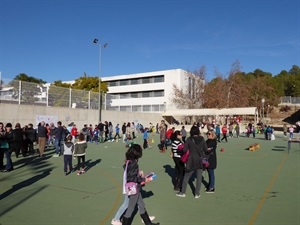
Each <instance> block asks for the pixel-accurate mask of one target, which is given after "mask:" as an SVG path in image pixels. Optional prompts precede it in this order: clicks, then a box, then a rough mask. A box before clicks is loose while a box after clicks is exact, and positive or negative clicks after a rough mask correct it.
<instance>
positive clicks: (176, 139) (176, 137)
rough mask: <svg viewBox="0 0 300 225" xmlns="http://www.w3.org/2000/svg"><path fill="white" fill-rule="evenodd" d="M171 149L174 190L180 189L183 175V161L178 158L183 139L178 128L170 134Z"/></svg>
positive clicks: (180, 153)
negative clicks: (173, 167)
mask: <svg viewBox="0 0 300 225" xmlns="http://www.w3.org/2000/svg"><path fill="white" fill-rule="evenodd" d="M171 142H172V149H171V157H172V158H173V161H174V163H175V171H176V174H175V182H174V190H175V191H181V187H182V181H183V176H184V163H183V162H182V161H181V160H180V159H181V155H182V149H180V147H183V145H182V144H183V140H182V133H181V132H180V131H179V130H176V131H175V132H174V133H173V134H172V136H171Z"/></svg>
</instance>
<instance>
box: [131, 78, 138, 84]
mask: <svg viewBox="0 0 300 225" xmlns="http://www.w3.org/2000/svg"><path fill="white" fill-rule="evenodd" d="M130 84H131V85H134V84H140V79H131V80H130Z"/></svg>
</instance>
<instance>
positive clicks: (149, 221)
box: [140, 211, 159, 225]
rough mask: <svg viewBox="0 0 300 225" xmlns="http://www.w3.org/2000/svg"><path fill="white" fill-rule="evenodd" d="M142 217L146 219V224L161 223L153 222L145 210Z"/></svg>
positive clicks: (154, 224)
mask: <svg viewBox="0 0 300 225" xmlns="http://www.w3.org/2000/svg"><path fill="white" fill-rule="evenodd" d="M140 216H141V217H142V220H143V221H144V223H145V225H159V223H152V222H151V220H150V218H149V215H148V213H147V211H145V212H144V214H141V215H140Z"/></svg>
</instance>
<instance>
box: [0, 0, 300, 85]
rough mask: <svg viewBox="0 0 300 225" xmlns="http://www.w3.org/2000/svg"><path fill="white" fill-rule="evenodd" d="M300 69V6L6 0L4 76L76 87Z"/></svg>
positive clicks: (1, 31) (0, 4)
mask: <svg viewBox="0 0 300 225" xmlns="http://www.w3.org/2000/svg"><path fill="white" fill-rule="evenodd" d="M95 38H97V39H99V42H98V43H100V44H102V45H104V44H105V43H108V47H107V48H101V69H100V76H113V75H122V74H134V73H141V72H150V71H157V70H168V69H177V68H181V69H184V70H189V71H194V70H196V69H198V68H200V66H203V65H205V66H206V68H207V77H208V79H211V78H213V77H214V71H215V68H217V70H218V71H219V72H220V73H222V74H223V75H225V76H226V75H228V72H229V71H230V68H231V65H232V64H233V62H235V61H236V60H239V62H240V64H241V66H242V71H244V72H253V71H254V70H255V69H261V70H263V71H265V72H270V73H272V74H273V75H277V74H278V73H280V71H281V70H290V69H291V68H292V65H298V66H300V0H148V1H146V0H0V71H1V72H2V78H11V79H12V78H14V77H15V76H16V75H18V74H19V73H26V74H27V75H29V76H33V77H36V78H40V79H43V80H45V81H47V82H53V81H55V80H63V81H66V80H73V79H76V78H79V77H80V76H82V75H83V74H84V73H86V74H87V75H88V76H97V75H98V74H99V45H97V44H93V40H94V39H95Z"/></svg>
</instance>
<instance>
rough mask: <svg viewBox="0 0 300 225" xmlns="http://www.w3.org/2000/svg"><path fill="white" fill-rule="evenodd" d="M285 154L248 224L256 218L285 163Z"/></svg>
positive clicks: (252, 222) (251, 224) (250, 224)
mask: <svg viewBox="0 0 300 225" xmlns="http://www.w3.org/2000/svg"><path fill="white" fill-rule="evenodd" d="M287 156H288V155H287V154H285V156H284V157H283V159H282V161H281V163H280V165H279V166H278V168H277V170H276V172H275V173H274V175H273V177H272V179H271V180H270V182H269V184H268V186H267V188H266V189H265V192H264V194H263V196H262V197H261V199H260V201H259V203H258V206H257V207H256V209H255V211H254V213H253V215H252V217H251V218H250V220H249V223H248V225H253V224H254V222H255V220H256V218H257V216H258V214H259V212H260V210H261V208H262V207H263V205H264V203H265V200H266V199H267V196H268V193H269V192H270V191H271V188H272V186H273V184H274V182H275V181H276V179H277V176H278V174H279V173H280V171H281V169H282V167H283V165H284V163H285V161H286V159H287Z"/></svg>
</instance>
